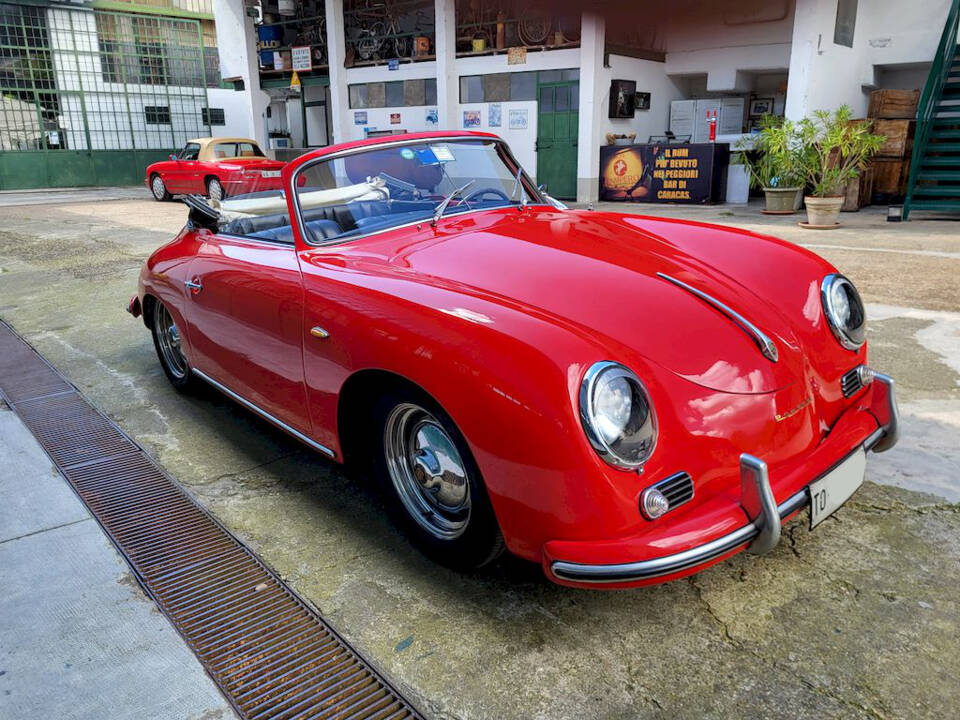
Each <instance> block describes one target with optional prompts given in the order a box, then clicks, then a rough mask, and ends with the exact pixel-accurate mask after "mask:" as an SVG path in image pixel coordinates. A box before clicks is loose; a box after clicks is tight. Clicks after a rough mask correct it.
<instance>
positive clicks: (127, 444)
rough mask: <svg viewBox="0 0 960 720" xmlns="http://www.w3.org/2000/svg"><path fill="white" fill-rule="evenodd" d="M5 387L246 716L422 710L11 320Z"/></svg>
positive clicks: (0, 380) (3, 334)
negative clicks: (88, 397) (32, 344)
mask: <svg viewBox="0 0 960 720" xmlns="http://www.w3.org/2000/svg"><path fill="white" fill-rule="evenodd" d="M0 395H2V396H3V397H4V399H5V400H6V402H7V404H9V405H10V407H11V408H12V409H13V410H14V411H15V412H16V413H17V414H18V415H19V416H20V418H21V419H22V420H23V422H24V424H25V425H26V426H27V427H28V428H29V429H30V430H31V431H32V432H33V434H34V435H35V436H36V438H37V440H38V441H39V442H40V444H41V446H43V448H44V450H46V452H47V454H48V455H49V456H50V457H51V459H52V460H53V462H54V464H56V466H57V467H58V468H59V469H60V472H61V473H62V474H63V475H64V477H66V478H67V480H68V481H69V482H70V484H71V485H72V486H73V489H74V490H75V491H76V493H77V495H79V497H80V499H81V500H82V501H83V502H84V504H85V505H86V506H87V508H89V510H90V512H91V513H92V514H93V515H94V517H95V518H96V519H97V521H98V522H99V523H100V525H101V527H102V528H103V529H104V531H105V532H106V533H107V535H108V536H109V537H110V539H111V540H112V541H113V543H114V545H115V546H116V548H117V550H119V551H120V554H121V555H123V557H124V558H125V559H126V561H127V563H129V565H130V567H131V569H132V570H133V572H134V573H135V574H136V576H137V579H138V580H139V582H140V584H141V585H142V586H143V587H144V588H145V590H146V591H147V593H148V594H149V595H150V596H151V597H152V598H153V600H154V601H155V602H156V603H157V605H158V606H159V607H160V609H161V610H162V611H163V613H164V614H165V615H166V616H167V618H168V619H169V620H170V622H171V623H173V625H174V627H176V628H177V630H178V631H179V632H180V635H181V636H183V639H184V640H185V641H186V642H187V644H188V645H189V646H190V647H191V649H192V650H193V651H194V653H196V655H197V657H198V658H199V660H200V662H201V663H202V664H203V666H204V667H205V668H206V670H207V672H208V673H209V674H210V676H211V677H212V678H213V679H214V681H215V682H216V683H217V685H219V686H220V689H221V690H222V691H223V694H224V695H225V696H226V697H227V699H228V700H229V701H230V703H231V704H232V705H233V707H234V709H235V710H236V711H237V713H238V714H239V715H240V716H241V717H243V718H247V719H248V720H265V719H266V718H271V719H273V720H294V718H297V719H300V718H338V719H339V718H351V719H356V720H361V719H362V720H401V719H403V720H405V719H407V718H419V717H420V716H419V715H418V713H417V712H416V710H415V709H414V708H413V707H412V706H411V705H410V703H409V702H408V701H406V700H405V699H404V698H403V697H401V696H400V694H399V693H398V692H397V691H396V690H395V689H394V688H393V687H391V686H390V684H389V683H388V682H387V681H386V680H385V679H384V678H383V677H381V676H380V675H379V674H378V673H377V672H376V670H374V669H373V668H372V667H371V666H370V665H369V664H368V663H367V662H365V661H364V660H363V658H361V657H360V656H359V655H358V654H357V652H356V651H355V650H354V649H353V648H351V647H350V645H348V644H347V643H346V641H344V640H343V638H341V637H340V636H339V635H338V634H337V633H336V632H335V631H334V630H333V629H332V628H331V627H330V626H328V625H327V624H326V623H325V622H324V621H323V618H321V617H320V616H319V615H318V614H317V613H316V612H315V611H314V610H313V609H312V608H310V607H309V606H308V605H307V604H306V603H305V602H304V601H303V600H302V599H301V598H300V597H299V596H297V595H296V594H295V593H294V592H293V590H291V589H290V588H289V587H287V586H286V585H285V584H284V583H283V582H282V581H281V580H280V579H279V578H278V577H277V576H276V574H275V573H274V572H273V571H272V570H271V569H270V568H269V567H267V566H266V565H264V564H263V562H261V561H260V560H259V559H258V558H257V557H256V555H254V554H253V552H252V551H251V550H250V549H249V548H247V547H246V546H244V545H243V544H242V543H241V542H240V541H239V540H237V539H236V538H235V537H233V535H231V534H230V533H229V532H228V531H227V530H226V528H224V527H223V526H222V525H221V524H220V523H219V522H218V521H217V520H216V519H215V518H214V517H213V516H211V515H210V514H209V513H208V512H207V511H206V510H204V509H203V508H202V507H201V506H200V505H199V504H198V503H197V502H196V501H195V500H194V499H193V498H192V497H191V496H190V495H189V494H187V492H186V491H185V490H184V489H183V488H182V487H181V485H180V484H179V483H177V482H176V481H175V480H173V479H172V478H170V477H169V476H167V475H166V474H165V473H164V472H163V471H162V470H161V469H160V467H159V466H157V465H156V463H154V462H153V460H152V459H151V458H150V457H149V456H148V455H147V454H146V452H144V450H143V449H142V448H140V447H139V446H138V445H137V444H136V443H134V442H133V441H132V440H131V439H130V438H129V437H127V436H126V435H125V434H124V433H123V432H122V431H121V430H120V428H119V427H117V425H116V424H115V423H113V422H112V421H111V420H109V419H108V418H107V417H106V416H104V415H103V414H102V413H100V412H99V411H98V410H97V409H96V408H94V407H93V406H92V405H90V403H88V402H87V401H86V400H85V399H84V398H83V396H82V395H81V394H80V393H79V391H77V389H76V388H74V387H73V386H72V385H71V384H70V383H68V382H67V381H66V379H64V377H63V376H62V375H60V373H59V372H57V371H56V370H55V369H54V368H53V367H52V366H51V365H50V364H49V363H47V362H46V361H45V360H44V359H43V358H42V357H40V355H39V354H37V353H36V351H34V350H33V348H32V347H30V346H29V345H28V344H27V343H26V342H24V341H23V340H22V339H21V338H20V337H19V336H18V335H17V334H16V333H15V332H14V331H13V330H12V329H11V328H10V327H9V326H8V325H6V324H5V323H3V322H0Z"/></svg>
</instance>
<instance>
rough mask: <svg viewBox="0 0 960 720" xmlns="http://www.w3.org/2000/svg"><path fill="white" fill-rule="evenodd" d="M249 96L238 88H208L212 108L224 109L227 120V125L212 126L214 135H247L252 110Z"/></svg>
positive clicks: (224, 117)
mask: <svg viewBox="0 0 960 720" xmlns="http://www.w3.org/2000/svg"><path fill="white" fill-rule="evenodd" d="M248 98H249V95H248V93H245V92H237V91H236V90H225V89H223V88H210V89H208V90H207V102H208V103H209V104H210V107H211V108H222V109H223V119H224V121H225V122H226V124H225V125H213V126H211V128H210V131H211V134H212V135H213V136H214V137H247V131H248V129H249V122H248V118H249V112H250V111H249V103H248ZM264 150H266V148H264Z"/></svg>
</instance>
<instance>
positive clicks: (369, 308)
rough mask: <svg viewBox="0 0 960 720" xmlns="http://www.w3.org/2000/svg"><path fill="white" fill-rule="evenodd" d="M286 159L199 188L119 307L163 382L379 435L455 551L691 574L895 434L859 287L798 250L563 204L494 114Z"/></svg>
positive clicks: (462, 555)
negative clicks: (280, 168)
mask: <svg viewBox="0 0 960 720" xmlns="http://www.w3.org/2000/svg"><path fill="white" fill-rule="evenodd" d="M283 183H284V187H285V188H287V191H286V193H285V194H284V195H283V196H281V195H280V194H279V193H278V194H276V195H275V196H272V197H271V196H264V195H263V194H257V195H256V196H253V197H248V198H237V199H234V200H228V201H226V202H224V203H222V204H221V205H220V207H219V208H218V210H213V209H211V208H210V207H208V206H207V205H206V204H204V203H203V202H202V201H200V200H198V199H195V198H188V199H187V200H188V204H189V205H190V206H191V212H190V219H189V222H188V224H187V226H186V227H185V228H184V230H183V231H182V232H181V233H180V234H179V236H177V238H175V239H174V240H173V241H172V242H171V243H169V244H168V245H166V246H164V247H162V248H160V249H159V250H157V251H156V252H155V253H154V254H153V256H152V257H151V258H150V259H149V260H148V262H147V263H146V265H145V267H144V268H143V272H142V274H141V278H140V288H139V293H138V295H137V296H136V297H134V298H133V299H132V300H131V303H130V306H129V308H128V309H129V310H130V312H131V313H133V314H134V315H135V316H137V315H139V314H140V313H141V312H142V314H143V317H144V320H145V322H146V325H147V327H149V328H150V329H151V330H152V332H153V337H154V341H155V345H156V348H157V353H158V355H159V358H160V361H161V363H162V365H163V368H164V370H165V371H166V374H167V375H168V377H169V379H170V381H171V382H172V383H173V385H174V386H175V387H177V388H178V389H187V388H189V387H190V386H191V385H193V384H194V383H197V382H199V381H206V382H208V383H210V384H212V385H214V386H215V387H217V388H219V389H220V390H221V391H223V392H224V393H226V394H227V395H229V396H230V397H232V398H234V399H235V400H237V401H238V402H240V403H242V404H243V405H244V406H246V407H247V408H249V409H251V410H253V411H255V412H257V413H259V414H260V415H262V416H263V417H265V418H267V419H268V420H270V421H271V422H273V423H274V424H276V425H277V426H279V427H281V428H283V429H284V430H286V431H287V432H288V433H290V434H291V435H293V436H294V437H297V438H299V439H300V440H301V441H303V442H305V443H307V444H308V445H310V446H311V447H313V448H315V449H316V450H318V451H320V452H321V453H323V454H324V455H327V456H329V457H331V458H334V459H335V460H338V461H344V460H348V459H356V460H357V461H358V462H364V461H365V460H368V459H370V460H371V465H372V466H373V469H374V471H375V472H376V473H377V476H378V477H379V478H381V479H382V480H383V483H384V485H385V490H386V492H387V497H388V506H389V507H391V508H392V509H393V511H394V512H395V513H396V516H397V518H398V519H399V520H400V521H401V522H402V523H403V524H404V525H405V526H406V528H407V529H408V530H409V532H410V534H411V537H412V538H413V539H414V540H415V541H416V542H417V543H418V544H419V545H420V546H421V547H422V548H424V549H425V550H426V551H427V552H428V553H430V554H432V555H433V556H434V557H437V558H438V559H440V560H441V561H443V562H446V563H449V564H452V565H455V566H458V567H466V568H469V567H477V566H481V565H483V564H485V563H487V562H489V561H491V560H492V559H493V558H495V557H496V556H497V555H498V554H499V553H500V552H501V551H502V550H503V548H504V545H505V546H506V547H507V548H508V549H509V550H510V551H511V552H513V553H515V554H517V555H519V556H521V557H524V558H527V559H529V560H532V561H535V562H539V563H541V564H542V566H543V568H544V571H545V572H546V574H547V576H548V577H549V578H551V579H552V580H554V581H556V582H560V583H564V584H569V585H582V586H596V585H598V584H602V585H604V586H606V587H626V586H631V585H642V584H648V583H653V582H661V581H664V580H669V579H672V578H677V577H681V576H683V575H686V574H689V573H692V572H695V571H697V570H700V569H702V568H704V567H706V566H708V565H710V564H712V563H715V562H717V561H719V560H721V559H722V558H724V557H727V556H729V555H731V554H733V553H735V552H737V551H739V550H743V549H745V548H749V549H750V550H752V551H753V552H756V553H762V552H765V551H767V550H769V549H770V548H772V547H773V546H774V545H775V544H776V543H777V541H778V540H779V537H780V528H781V523H782V522H784V521H786V520H787V519H789V518H790V517H792V516H793V515H795V514H797V513H798V512H799V511H800V510H801V509H803V508H806V507H809V508H810V518H811V525H815V524H817V523H818V522H820V521H821V520H822V519H823V518H824V517H826V516H828V515H829V514H830V513H831V512H833V511H834V510H835V509H836V508H837V507H839V506H840V505H841V504H842V503H843V502H844V501H846V499H847V498H848V497H849V496H850V495H851V494H852V493H853V492H854V491H855V490H856V489H857V487H859V485H860V484H861V482H862V481H863V475H864V467H865V462H866V460H865V457H866V452H867V451H869V450H871V449H872V450H875V451H880V450H885V449H887V448H889V447H891V446H892V445H893V444H894V443H895V442H896V438H897V409H896V404H895V402H894V397H893V383H892V381H891V380H890V379H889V378H888V377H886V376H883V375H880V374H875V373H873V371H871V370H870V369H869V368H868V367H867V365H866V362H867V348H866V343H865V340H864V331H865V315H864V308H863V304H862V303H861V301H860V297H859V295H858V294H857V291H856V290H855V289H854V287H853V285H852V284H851V283H850V282H849V281H848V280H846V279H845V278H844V277H842V276H841V275H838V274H837V272H836V270H835V269H834V268H833V267H831V266H830V265H829V264H828V263H827V262H826V261H824V260H823V259H821V258H820V257H818V256H816V255H814V254H813V253H810V252H808V251H806V250H804V249H802V248H799V247H796V246H794V245H790V244H788V243H786V242H781V241H779V240H775V239H772V238H767V237H762V236H758V235H754V234H751V233H747V232H743V231H739V230H731V229H725V228H721V227H716V226H710V225H704V224H699V223H689V222H678V221H673V220H667V219H655V218H648V217H639V216H635V215H624V214H618V213H603V212H591V211H586V210H584V211H580V210H569V209H566V208H565V207H564V206H562V205H561V204H560V203H558V202H556V201H554V200H552V199H551V198H549V196H546V195H545V194H543V193H541V192H540V191H538V189H537V188H536V187H535V186H534V184H533V183H532V182H531V181H530V179H529V178H528V177H527V176H526V175H524V174H523V172H522V170H521V169H520V167H519V166H518V164H517V162H516V161H515V160H514V158H513V156H512V155H511V154H510V152H509V150H508V149H507V147H506V145H505V144H504V143H503V142H502V141H501V140H499V139H498V138H497V137H495V136H493V135H487V134H481V133H455V134H452V133H423V134H415V135H405V136H392V137H390V138H389V139H375V140H366V141H360V142H355V143H350V144H346V145H339V146H334V147H330V148H326V149H323V150H318V151H315V152H312V153H310V154H308V155H305V156H304V157H302V158H299V159H298V160H296V161H295V162H293V163H291V164H290V165H288V166H287V167H286V168H285V169H284V172H283ZM293 188H296V189H297V190H296V192H293V191H292V189H293Z"/></svg>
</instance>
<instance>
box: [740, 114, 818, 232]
mask: <svg viewBox="0 0 960 720" xmlns="http://www.w3.org/2000/svg"><path fill="white" fill-rule="evenodd" d="M750 141H751V142H750V144H752V147H751V148H750V149H751V150H752V151H753V152H752V153H750V154H746V153H745V152H743V151H745V150H746V149H747V142H746V141H743V142H742V144H741V145H740V146H738V149H739V150H741V153H740V157H741V159H742V161H743V163H744V165H746V168H747V171H748V172H749V173H750V184H751V186H752V187H757V188H760V189H762V190H763V195H764V197H765V199H766V209H765V210H764V212H766V213H770V214H790V213H794V212H796V210H797V208H798V207H799V204H798V199H799V198H798V196H799V193H800V192H801V191H802V189H803V178H804V166H803V147H802V144H801V143H800V141H799V135H798V132H797V126H796V123H794V122H792V121H790V120H785V119H784V118H780V117H776V116H774V115H767V116H765V117H764V118H763V120H761V124H760V132H758V133H756V134H755V135H752V136H750Z"/></svg>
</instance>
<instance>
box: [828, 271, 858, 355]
mask: <svg viewBox="0 0 960 720" xmlns="http://www.w3.org/2000/svg"><path fill="white" fill-rule="evenodd" d="M838 284H840V285H845V286H846V287H847V288H849V290H850V292H851V294H852V295H853V297H854V298H855V299H856V301H857V304H859V306H860V309H861V311H862V313H863V322H862V323H860V325H859V327H856V328H848V327H846V324H845V323H844V321H843V320H842V319H841V318H840V316H839V314H838V313H837V310H836V308H835V307H834V305H833V295H832V290H833V288H834V287H835V286H836V285H838ZM820 304H821V305H822V306H823V314H824V316H826V318H827V325H829V326H830V331H831V332H832V333H833V336H834V337H835V338H836V339H837V342H839V343H840V345H841V347H843V348H844V349H846V350H850V351H851V352H857V351H858V350H860V348H862V347H863V345H864V343H865V342H866V341H867V337H866V330H867V311H866V308H865V307H864V304H863V300H862V299H861V297H860V293H859V292H858V291H857V287H856V285H854V284H853V283H852V282H850V280H849V278H847V277H846V276H844V275H841V274H840V273H830V274H829V275H827V276H826V277H825V278H824V279H823V282H822V283H820Z"/></svg>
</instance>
